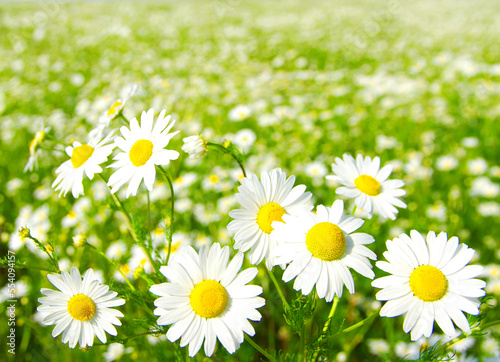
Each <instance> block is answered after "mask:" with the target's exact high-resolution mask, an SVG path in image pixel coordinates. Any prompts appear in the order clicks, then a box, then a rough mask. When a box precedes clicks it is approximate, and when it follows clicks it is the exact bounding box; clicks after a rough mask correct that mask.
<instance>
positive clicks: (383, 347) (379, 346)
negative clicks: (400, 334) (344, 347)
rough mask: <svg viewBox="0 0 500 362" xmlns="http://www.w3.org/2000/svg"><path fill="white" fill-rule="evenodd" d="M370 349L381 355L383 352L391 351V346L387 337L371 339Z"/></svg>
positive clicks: (371, 351)
mask: <svg viewBox="0 0 500 362" xmlns="http://www.w3.org/2000/svg"><path fill="white" fill-rule="evenodd" d="M368 349H369V350H370V353H371V354H374V355H375V356H379V355H381V354H384V353H387V352H389V350H390V346H389V343H387V341H386V340H385V339H369V340H368Z"/></svg>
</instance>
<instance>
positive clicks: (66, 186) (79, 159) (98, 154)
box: [52, 132, 115, 198]
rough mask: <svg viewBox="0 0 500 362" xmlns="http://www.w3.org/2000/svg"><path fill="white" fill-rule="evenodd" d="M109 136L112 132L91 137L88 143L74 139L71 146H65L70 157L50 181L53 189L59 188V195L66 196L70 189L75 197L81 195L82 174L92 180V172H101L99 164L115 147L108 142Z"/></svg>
mask: <svg viewBox="0 0 500 362" xmlns="http://www.w3.org/2000/svg"><path fill="white" fill-rule="evenodd" d="M111 137H113V132H111V133H110V134H108V135H107V136H106V137H105V138H104V139H102V140H101V139H100V138H93V139H91V140H90V141H89V143H88V144H81V143H80V142H77V141H75V142H73V146H68V147H66V154H67V155H68V156H69V157H70V159H69V160H68V161H65V162H64V163H63V164H62V165H61V166H59V167H58V168H57V170H56V174H57V177H56V179H55V181H54V182H53V183H52V187H53V188H55V191H58V190H61V192H60V193H59V197H61V195H62V194H64V196H66V194H67V193H68V191H70V190H71V193H72V195H73V197H75V198H77V197H78V196H80V195H83V174H84V173H85V175H87V177H88V178H89V179H90V180H92V179H93V178H94V174H96V173H101V172H102V168H101V166H99V165H100V164H101V163H103V162H106V161H107V160H108V156H109V155H110V154H111V152H113V149H114V148H115V145H114V144H108V142H110V141H111Z"/></svg>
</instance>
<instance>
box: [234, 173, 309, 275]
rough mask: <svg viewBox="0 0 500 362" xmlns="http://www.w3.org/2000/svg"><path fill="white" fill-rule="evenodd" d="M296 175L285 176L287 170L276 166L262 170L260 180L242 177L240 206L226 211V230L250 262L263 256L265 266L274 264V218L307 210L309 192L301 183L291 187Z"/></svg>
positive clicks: (239, 188) (257, 261)
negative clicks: (227, 218)
mask: <svg viewBox="0 0 500 362" xmlns="http://www.w3.org/2000/svg"><path fill="white" fill-rule="evenodd" d="M294 183H295V176H290V177H289V178H286V173H284V172H283V171H281V169H280V168H276V169H274V170H272V171H271V172H266V171H264V172H262V174H261V179H260V180H259V178H258V177H257V176H256V175H253V174H251V175H249V176H248V177H246V178H244V179H243V180H241V186H240V187H238V191H239V193H238V194H236V199H237V200H238V202H239V204H240V205H241V206H243V208H242V209H237V210H232V211H230V212H229V216H231V217H232V218H233V219H234V220H233V221H231V222H230V223H229V225H228V226H227V229H228V230H229V231H232V232H235V235H234V240H235V244H234V248H235V249H238V250H241V251H242V252H246V251H247V250H249V249H250V253H249V254H248V257H249V259H250V263H252V264H259V263H260V262H261V261H262V259H264V258H266V265H267V267H268V269H269V270H270V269H271V268H272V267H273V265H274V264H273V262H272V258H271V250H272V249H274V248H275V247H276V241H275V240H273V239H272V238H271V232H272V231H273V230H274V228H273V226H272V225H271V224H272V223H273V222H274V221H283V215H285V214H291V215H295V214H297V213H298V212H300V211H304V210H305V211H309V210H311V209H312V205H309V204H308V203H307V202H308V201H309V199H310V198H311V196H312V194H311V193H310V192H305V189H306V187H305V186H304V185H298V186H295V187H293V185H294Z"/></svg>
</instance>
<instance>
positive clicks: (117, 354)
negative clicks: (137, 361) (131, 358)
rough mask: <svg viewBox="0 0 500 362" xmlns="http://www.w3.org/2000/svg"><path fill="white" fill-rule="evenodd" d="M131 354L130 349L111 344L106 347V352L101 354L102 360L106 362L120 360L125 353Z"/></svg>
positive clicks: (118, 344) (121, 345) (119, 344)
mask: <svg viewBox="0 0 500 362" xmlns="http://www.w3.org/2000/svg"><path fill="white" fill-rule="evenodd" d="M130 352H132V348H131V347H129V348H125V346H124V345H123V344H121V343H111V344H109V345H108V349H107V351H106V352H104V353H103V354H102V356H103V357H104V359H105V360H106V361H107V362H110V361H116V360H117V359H120V358H121V357H122V356H123V355H124V354H125V353H130Z"/></svg>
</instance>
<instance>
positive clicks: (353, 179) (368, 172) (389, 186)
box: [326, 154, 406, 220]
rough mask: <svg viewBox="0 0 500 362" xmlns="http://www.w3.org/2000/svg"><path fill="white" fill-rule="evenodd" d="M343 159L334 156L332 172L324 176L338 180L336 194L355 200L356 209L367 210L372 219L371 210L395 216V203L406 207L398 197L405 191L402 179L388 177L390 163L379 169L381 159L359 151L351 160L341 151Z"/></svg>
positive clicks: (391, 216) (384, 216)
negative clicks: (363, 154) (338, 185)
mask: <svg viewBox="0 0 500 362" xmlns="http://www.w3.org/2000/svg"><path fill="white" fill-rule="evenodd" d="M342 157H343V159H340V158H338V157H337V158H336V159H335V163H333V164H332V171H333V172H334V174H335V175H333V176H332V175H329V176H326V178H327V179H333V180H335V181H337V182H338V183H340V185H341V186H340V187H338V188H337V189H336V193H337V194H338V195H343V196H345V197H348V198H351V199H354V200H355V205H356V206H357V207H358V208H363V209H364V211H365V212H367V214H368V215H367V217H368V218H371V217H372V216H373V213H376V214H379V215H380V216H381V217H382V218H383V219H385V218H389V219H393V220H394V219H396V214H397V213H398V210H397V209H396V208H395V207H394V206H398V207H402V208H405V207H406V204H405V203H404V202H403V201H402V200H400V199H398V197H399V196H403V195H405V194H406V193H405V192H404V190H401V189H400V187H403V186H404V182H403V181H400V180H387V178H388V177H389V175H390V174H391V172H392V166H391V165H387V166H384V167H382V168H381V169H380V158H379V157H374V158H373V160H372V158H371V157H370V156H366V157H363V156H362V155H361V154H358V155H357V156H356V159H354V158H353V157H352V156H351V155H348V154H344V155H343V156H342Z"/></svg>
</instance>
